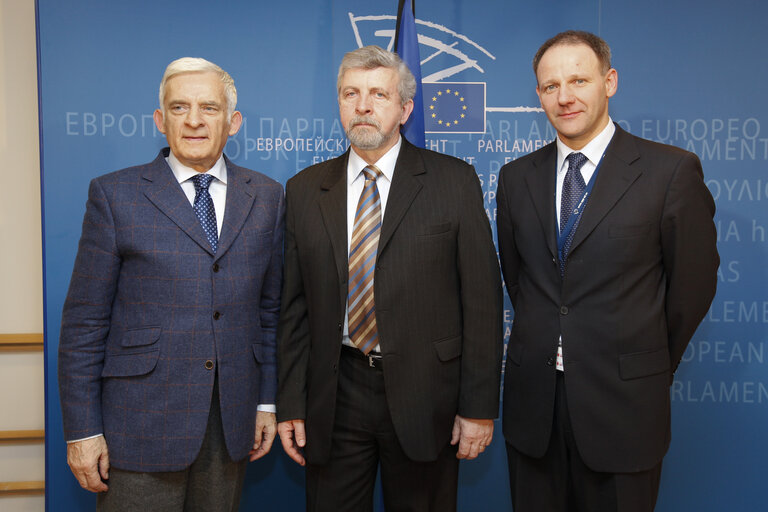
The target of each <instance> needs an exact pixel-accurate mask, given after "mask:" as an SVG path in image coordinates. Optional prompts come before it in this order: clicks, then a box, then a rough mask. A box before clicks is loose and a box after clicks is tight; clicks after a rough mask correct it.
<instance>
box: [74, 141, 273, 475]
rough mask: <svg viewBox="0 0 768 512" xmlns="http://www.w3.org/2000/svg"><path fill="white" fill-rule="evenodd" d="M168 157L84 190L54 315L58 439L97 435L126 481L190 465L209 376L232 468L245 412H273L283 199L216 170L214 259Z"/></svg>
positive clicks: (248, 178)
mask: <svg viewBox="0 0 768 512" xmlns="http://www.w3.org/2000/svg"><path fill="white" fill-rule="evenodd" d="M168 151H169V150H168V148H166V149H164V150H162V151H161V152H160V154H159V155H158V157H157V158H156V159H155V160H154V161H153V162H151V163H149V164H146V165H140V166H137V167H130V168H128V169H123V170H121V171H117V172H113V173H111V174H107V175H105V176H101V177H99V178H96V179H94V180H93V181H92V182H91V184H90V190H89V193H88V202H87V204H86V213H85V218H84V220H83V231H82V237H81V239H80V245H79V248H78V253H77V258H76V260H75V267H74V271H73V273H72V280H71V283H70V287H69V292H68V294H67V299H66V302H65V304H64V311H63V314H62V326H61V339H60V342H59V391H60V398H61V408H62V416H63V420H64V431H65V437H66V439H67V440H72V439H81V438H85V437H88V436H92V435H95V434H98V433H103V434H104V436H105V438H106V441H107V445H108V448H109V454H110V463H111V464H112V465H113V466H115V467H118V468H121V469H126V470H131V471H142V472H152V471H177V470H181V469H184V468H186V467H187V466H189V465H190V464H191V463H192V461H194V459H195V457H196V456H197V454H198V452H199V450H200V446H201V444H202V440H203V436H204V434H205V429H206V424H207V419H208V412H209V410H210V405H211V395H212V390H213V385H214V380H215V378H216V375H218V382H219V396H220V402H221V415H222V424H223V427H224V433H225V438H226V444H227V449H228V451H229V454H230V456H231V457H232V459H233V460H241V459H243V458H244V457H245V456H246V455H247V454H248V451H249V449H250V448H251V447H252V445H253V436H254V425H255V418H256V407H257V405H258V404H259V403H275V391H276V371H275V331H276V326H277V319H278V313H279V308H280V288H281V281H282V261H283V222H284V194H283V189H282V187H281V186H280V184H278V183H277V182H275V181H273V180H271V179H270V178H268V177H266V176H264V175H262V174H259V173H256V172H254V171H250V170H248V169H244V168H242V167H238V166H236V165H233V164H232V163H231V162H230V161H229V160H226V165H227V199H226V208H225V212H224V221H223V226H222V229H221V236H220V238H219V246H218V251H217V252H216V254H215V255H214V254H212V253H211V249H210V246H209V244H208V242H207V241H206V238H205V233H204V232H203V229H202V227H201V225H200V222H199V221H198V219H197V217H196V216H195V213H194V211H193V209H192V206H191V205H190V203H189V200H188V199H187V197H186V196H185V195H184V192H183V191H182V190H181V187H180V186H179V184H178V182H177V181H176V179H175V177H174V175H173V172H172V171H171V169H170V167H169V166H168V164H167V163H166V162H165V157H166V156H167V155H168Z"/></svg>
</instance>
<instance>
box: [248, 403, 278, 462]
mask: <svg viewBox="0 0 768 512" xmlns="http://www.w3.org/2000/svg"><path fill="white" fill-rule="evenodd" d="M276 425H277V421H276V420H275V413H273V412H265V411H257V412H256V433H255V434H254V436H253V450H251V451H250V452H248V453H249V454H250V455H251V462H253V461H255V460H256V459H260V458H262V457H263V456H265V455H266V454H268V453H269V450H271V449H272V442H273V441H274V440H275V434H276V433H277V426H276Z"/></svg>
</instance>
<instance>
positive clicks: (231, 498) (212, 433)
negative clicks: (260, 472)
mask: <svg viewBox="0 0 768 512" xmlns="http://www.w3.org/2000/svg"><path fill="white" fill-rule="evenodd" d="M217 377H218V376H217ZM247 464H248V459H247V458H246V459H243V460H242V461H240V462H233V461H232V459H231V458H230V457H229V453H227V447H226V443H225V441H224V431H223V428H222V426H221V407H220V405H219V392H218V378H217V379H216V384H215V385H214V387H213V396H212V397H211V412H210V414H209V416H208V427H207V429H206V432H205V438H204V439H203V446H202V447H201V448H200V453H199V454H198V456H197V458H196V459H195V461H194V462H193V463H192V465H191V466H190V467H188V468H187V469H185V470H183V471H168V472H158V473H137V472H134V471H124V470H121V469H117V468H114V467H113V468H110V470H109V481H108V482H107V485H109V490H108V491H107V492H104V493H100V494H99V496H98V501H97V505H96V510H97V511H98V512H137V511H141V512H237V510H238V508H239V506H240V493H241V491H242V488H243V478H244V477H245V469H246V466H247Z"/></svg>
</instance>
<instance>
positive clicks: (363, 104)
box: [355, 94, 371, 114]
mask: <svg viewBox="0 0 768 512" xmlns="http://www.w3.org/2000/svg"><path fill="white" fill-rule="evenodd" d="M355 112H357V113H358V114H368V113H370V112H371V97H370V96H369V95H368V94H361V95H360V96H359V97H358V98H357V103H355Z"/></svg>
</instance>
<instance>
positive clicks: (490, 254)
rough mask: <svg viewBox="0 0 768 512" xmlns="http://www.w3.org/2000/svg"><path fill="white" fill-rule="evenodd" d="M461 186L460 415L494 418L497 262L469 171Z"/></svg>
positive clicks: (499, 334)
mask: <svg viewBox="0 0 768 512" xmlns="http://www.w3.org/2000/svg"><path fill="white" fill-rule="evenodd" d="M466 175H467V176H468V180H467V182H466V183H463V184H462V192H461V200H460V204H459V205H458V208H460V219H459V233H458V265H459V278H460V280H461V307H462V323H463V348H462V363H461V365H462V366H461V385H460V391H459V411H458V413H459V415H461V416H464V417H466V418H495V417H497V416H498V411H499V388H500V382H501V358H502V349H503V329H502V328H503V325H502V289H501V277H500V275H499V260H498V258H497V256H496V248H495V247H494V245H493V235H492V234H491V227H490V224H489V222H488V217H487V215H486V212H485V208H484V206H483V194H482V190H481V189H480V182H479V180H478V178H477V174H476V173H475V172H474V169H473V168H471V172H468V173H467V174H466Z"/></svg>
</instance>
